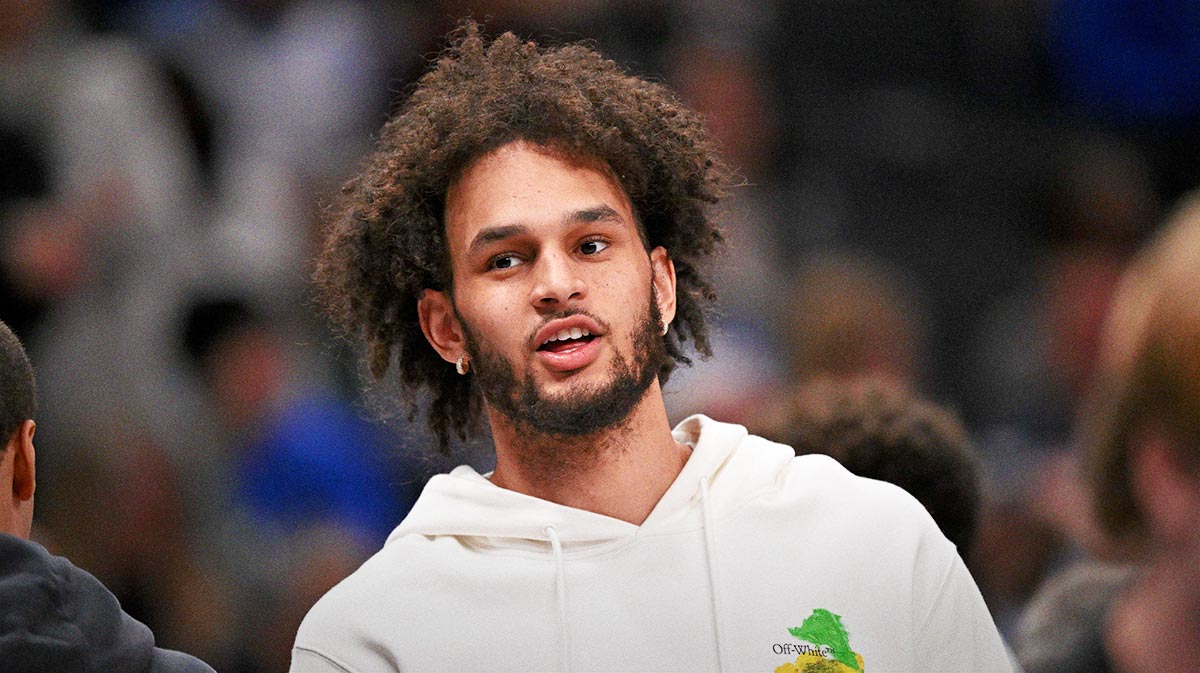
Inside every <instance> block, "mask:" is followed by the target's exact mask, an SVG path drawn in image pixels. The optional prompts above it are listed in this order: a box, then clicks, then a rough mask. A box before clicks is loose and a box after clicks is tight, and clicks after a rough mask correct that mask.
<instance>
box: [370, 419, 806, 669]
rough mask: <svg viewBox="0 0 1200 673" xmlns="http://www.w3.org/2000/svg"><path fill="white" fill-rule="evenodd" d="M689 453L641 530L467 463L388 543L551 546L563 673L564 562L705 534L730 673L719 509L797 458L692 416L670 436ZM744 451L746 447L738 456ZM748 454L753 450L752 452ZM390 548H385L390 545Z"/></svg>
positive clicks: (712, 599)
mask: <svg viewBox="0 0 1200 673" xmlns="http://www.w3.org/2000/svg"><path fill="white" fill-rule="evenodd" d="M672 434H673V436H674V437H675V440H676V441H678V442H680V443H682V444H686V445H688V446H690V447H692V455H691V456H690V457H689V458H688V461H687V463H686V464H685V465H684V466H683V469H682V470H680V472H679V474H678V475H677V476H676V477H675V480H674V481H673V482H672V483H671V485H670V487H668V488H667V490H666V492H665V493H663V496H662V497H661V498H660V499H659V501H658V504H657V505H655V507H654V509H653V510H652V511H651V512H650V514H649V515H648V516H647V517H646V520H645V521H643V522H642V524H641V525H640V526H638V525H634V524H632V523H629V522H627V521H621V520H619V519H615V518H612V517H609V516H604V515H601V514H596V513H595V512H589V511H586V510H581V509H575V508H572V507H567V506H564V505H559V504H557V503H553V502H549V501H547V500H542V499H540V498H535V497H533V496H529V495H524V494H521V493H517V492H515V491H510V490H507V489H504V488H500V487H498V486H496V485H495V484H493V483H492V482H491V481H489V480H488V479H487V478H486V477H485V476H484V475H481V474H479V473H478V472H476V471H475V470H474V469H472V468H470V467H467V466H462V467H458V468H456V469H455V470H454V471H453V472H451V473H450V474H447V475H439V476H437V477H434V478H433V479H431V480H430V482H429V483H428V484H427V485H426V486H425V490H424V491H423V492H422V493H421V497H420V498H419V499H418V500H417V504H416V505H415V506H414V507H413V509H412V511H411V512H410V513H409V515H408V517H407V518H406V519H405V520H404V522H403V523H402V524H400V526H399V527H397V528H396V530H395V531H394V532H393V533H392V535H391V537H389V538H388V543H391V542H393V541H396V540H398V539H400V538H402V537H404V536H406V535H409V534H414V535H426V536H430V537H437V536H455V537H476V538H484V539H485V540H486V542H487V544H488V546H491V547H494V548H520V547H526V548H528V547H529V546H530V545H532V546H533V547H535V548H538V549H545V550H547V551H548V552H549V553H550V555H551V557H552V558H553V561H554V585H553V586H554V592H555V605H556V606H557V612H558V615H557V621H558V663H557V666H556V668H557V669H558V670H564V671H570V670H572V668H573V661H574V657H573V655H572V649H573V647H574V643H573V640H572V638H571V634H570V630H571V629H570V619H569V616H568V615H569V613H570V608H569V598H568V597H569V594H570V587H569V586H568V582H567V579H566V565H567V559H568V558H569V557H570V556H571V555H572V554H573V553H575V554H581V553H585V552H587V551H590V550H592V549H594V548H595V547H596V546H600V545H605V544H610V543H618V544H619V543H621V542H623V541H633V540H634V539H635V538H637V537H638V536H642V535H654V534H658V533H663V532H668V531H682V530H688V529H693V530H695V529H703V538H704V567H705V572H706V577H707V583H708V587H707V588H708V599H709V601H708V602H709V606H708V607H709V616H710V618H711V620H712V623H711V629H712V637H711V643H712V647H713V654H714V656H715V660H716V661H717V662H718V665H717V670H728V668H727V666H726V665H725V659H726V652H725V650H724V647H723V645H722V632H723V631H724V628H723V625H722V623H721V619H720V615H721V607H720V606H721V600H722V599H721V595H720V591H719V589H718V585H719V583H720V579H719V574H720V570H719V565H720V562H719V559H718V558H717V552H716V547H717V545H716V542H715V535H716V533H715V532H714V529H715V528H716V525H715V524H716V521H717V519H718V518H719V516H720V512H721V511H722V510H724V509H726V508H728V507H731V506H733V505H735V504H737V503H738V502H742V501H744V500H748V499H750V498H753V497H754V496H755V495H757V494H758V493H760V492H761V489H763V488H772V487H774V488H777V487H778V484H779V483H780V481H781V475H783V474H784V473H785V472H786V469H787V466H788V464H789V463H790V461H791V459H792V458H793V457H794V456H795V454H794V452H793V451H792V450H791V449H789V448H787V447H785V446H780V445H777V444H771V443H769V442H765V441H763V440H757V441H755V442H753V443H752V444H751V443H748V442H746V441H745V440H746V439H747V437H748V434H747V432H746V429H745V428H744V427H742V426H740V425H731V424H727V423H718V422H716V421H713V420H712V419H709V418H707V417H704V416H692V417H691V418H688V419H687V420H685V421H683V422H682V423H680V424H679V426H677V427H676V428H675V430H674V431H673V433H672ZM739 449H741V450H739ZM746 449H749V450H746ZM385 546H386V545H385Z"/></svg>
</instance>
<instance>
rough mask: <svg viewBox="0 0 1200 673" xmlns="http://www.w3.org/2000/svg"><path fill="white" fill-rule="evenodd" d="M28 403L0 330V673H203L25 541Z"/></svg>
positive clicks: (24, 373)
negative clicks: (0, 489)
mask: <svg viewBox="0 0 1200 673" xmlns="http://www.w3.org/2000/svg"><path fill="white" fill-rule="evenodd" d="M34 398H35V396H34V381H33V368H32V367H31V366H30V364H29V359H28V358H27V357H26V356H25V349H24V348H22V347H21V342H20V341H19V340H17V337H16V335H14V334H13V333H12V330H10V329H9V328H8V326H7V325H5V324H4V323H3V322H0V437H2V438H3V441H4V442H5V443H4V445H3V448H2V450H0V486H2V487H3V488H4V491H5V493H4V496H3V497H0V606H3V608H2V611H3V619H0V669H3V670H4V671H5V673H40V672H45V673H50V672H51V671H55V672H57V671H130V672H131V673H133V672H136V673H213V670H212V669H211V668H209V667H208V666H207V665H206V664H205V663H204V662H202V661H200V660H199V659H196V658H194V657H191V656H188V655H186V654H183V653H181V652H175V651H172V650H164V649H161V648H158V647H155V646H154V634H153V633H151V632H150V629H148V628H146V625H145V624H142V623H141V622H138V621H137V620H135V619H133V618H132V617H130V616H129V615H127V614H125V612H123V611H122V610H121V606H120V605H119V604H118V603H117V599H116V598H115V597H114V596H113V595H112V593H110V592H109V591H108V589H105V588H104V585H102V584H100V582H99V581H98V580H97V579H96V578H95V577H92V576H91V575H89V574H88V573H86V572H84V571H82V570H80V569H79V568H76V567H75V566H73V565H71V563H70V562H69V561H67V560H66V559H64V558H60V557H58V556H52V555H50V554H48V553H47V552H46V550H45V549H43V548H42V547H41V546H40V545H38V544H35V543H33V542H30V541H29V539H28V538H29V532H30V528H31V526H32V524H33V492H34V488H35V486H36V483H35V481H36V480H35V474H34V449H33V433H34V422H33V411H34Z"/></svg>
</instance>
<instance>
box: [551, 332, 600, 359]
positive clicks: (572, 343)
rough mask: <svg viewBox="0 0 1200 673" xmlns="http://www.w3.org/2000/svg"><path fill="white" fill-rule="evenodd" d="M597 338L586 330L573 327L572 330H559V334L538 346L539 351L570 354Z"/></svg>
mask: <svg viewBox="0 0 1200 673" xmlns="http://www.w3.org/2000/svg"><path fill="white" fill-rule="evenodd" d="M595 338H596V337H595V336H594V335H592V333H591V332H589V331H588V330H587V329H585V328H582V327H572V328H570V329H563V330H559V332H558V333H557V334H555V335H553V336H551V337H550V338H548V339H546V340H545V341H544V342H542V345H541V346H538V350H539V351H547V352H550V353H569V352H571V351H573V350H575V349H576V348H579V347H580V346H582V345H584V344H586V343H588V342H590V341H592V340H593V339H595Z"/></svg>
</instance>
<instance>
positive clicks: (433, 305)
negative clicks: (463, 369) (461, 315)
mask: <svg viewBox="0 0 1200 673" xmlns="http://www.w3.org/2000/svg"><path fill="white" fill-rule="evenodd" d="M417 316H418V317H419V318H420V320H421V331H422V332H424V333H425V339H426V340H427V341H428V342H429V345H430V346H433V349H434V350H435V351H437V352H438V355H440V356H442V359H443V360H445V361H446V362H455V361H457V360H458V358H459V357H460V356H462V355H463V354H464V353H466V352H467V346H466V340H465V339H464V338H463V328H462V324H461V323H459V321H458V315H457V314H456V313H455V312H454V302H453V300H451V299H450V296H449V295H448V294H446V293H445V292H442V291H440V290H430V289H425V290H424V291H422V292H421V298H420V299H418V300H417Z"/></svg>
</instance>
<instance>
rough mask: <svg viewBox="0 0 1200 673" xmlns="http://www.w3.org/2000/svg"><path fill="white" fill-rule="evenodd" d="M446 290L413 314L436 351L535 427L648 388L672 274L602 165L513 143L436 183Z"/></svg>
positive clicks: (569, 429) (658, 357)
mask: <svg viewBox="0 0 1200 673" xmlns="http://www.w3.org/2000/svg"><path fill="white" fill-rule="evenodd" d="M446 233H447V238H448V245H449V250H450V258H451V264H452V268H453V275H454V293H453V298H450V297H449V296H448V295H446V294H444V293H437V292H432V291H427V292H426V296H425V297H423V298H422V305H421V318H422V327H423V328H425V332H426V336H427V337H429V339H430V342H431V343H432V344H433V345H434V347H435V348H437V349H438V351H439V352H440V353H441V355H442V356H443V358H445V359H446V360H448V361H454V360H455V359H457V357H458V356H459V355H461V354H462V353H464V352H465V353H467V354H469V355H470V356H471V359H472V371H473V375H474V376H475V377H476V378H477V382H478V384H479V385H480V388H481V389H482V391H483V393H484V398H485V400H486V401H487V403H488V405H489V406H490V407H491V408H492V409H493V410H495V411H498V412H500V413H501V414H503V415H504V416H505V417H507V418H508V419H510V420H511V421H513V422H514V423H515V424H516V425H519V426H525V427H528V428H530V429H533V430H535V431H538V432H541V433H543V434H552V435H568V436H570V435H582V434H588V433H590V432H594V431H596V430H599V429H602V428H604V427H611V426H613V425H616V424H618V423H620V422H621V421H622V420H624V419H625V418H626V417H627V416H628V415H629V413H630V411H631V410H632V409H633V408H634V406H635V405H636V404H637V402H638V401H640V400H641V399H642V398H643V397H644V396H645V394H646V392H647V390H648V389H649V388H651V387H652V386H655V385H657V373H658V369H659V366H660V364H661V363H662V361H663V360H662V358H664V357H665V351H664V347H663V343H662V339H661V336H660V335H661V329H662V324H663V323H662V322H661V321H662V319H664V318H665V319H666V320H668V321H669V320H670V319H671V318H673V317H674V308H675V305H674V296H675V294H674V292H675V285H674V281H675V279H674V270H673V268H672V267H671V263H670V260H669V258H668V257H667V255H666V252H665V250H663V249H662V248H656V249H654V250H652V251H650V252H649V253H647V251H646V249H645V246H644V245H643V243H642V239H641V236H640V235H639V230H638V225H637V221H636V220H635V218H634V215H633V212H632V207H631V205H630V203H629V199H628V198H627V197H626V195H625V193H624V191H623V190H622V189H621V187H620V185H619V184H617V183H616V181H615V180H613V179H612V178H611V177H610V175H609V173H608V171H607V170H606V168H605V167H604V166H603V165H601V164H598V163H596V162H586V161H573V160H567V159H564V158H562V157H560V156H558V155H556V154H552V153H548V152H547V151H546V150H544V149H540V148H537V147H536V146H533V145H530V144H527V143H522V142H517V143H512V144H509V145H506V146H504V147H501V148H500V149H499V150H496V151H494V152H492V153H490V154H488V155H486V156H484V157H483V158H481V159H479V160H478V161H476V163H475V164H473V165H472V166H471V167H470V168H469V169H468V170H467V171H466V173H464V175H463V176H462V177H461V178H460V179H459V181H458V182H457V183H455V185H454V186H453V187H452V188H451V189H450V191H449V192H448V193H447V198H446Z"/></svg>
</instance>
